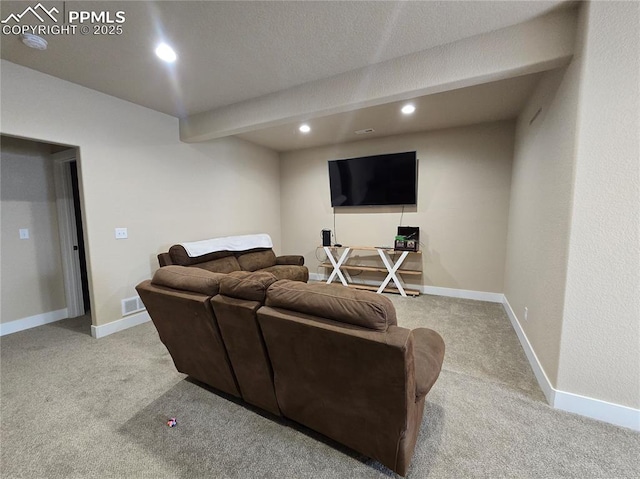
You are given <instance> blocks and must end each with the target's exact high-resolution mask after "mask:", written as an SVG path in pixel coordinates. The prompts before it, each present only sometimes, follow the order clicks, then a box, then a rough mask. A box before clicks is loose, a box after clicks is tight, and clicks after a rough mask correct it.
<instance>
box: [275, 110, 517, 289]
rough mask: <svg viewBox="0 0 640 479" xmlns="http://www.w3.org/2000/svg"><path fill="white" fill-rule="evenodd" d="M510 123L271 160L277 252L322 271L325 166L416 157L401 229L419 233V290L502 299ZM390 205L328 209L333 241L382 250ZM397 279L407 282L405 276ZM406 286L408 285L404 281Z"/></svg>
mask: <svg viewBox="0 0 640 479" xmlns="http://www.w3.org/2000/svg"><path fill="white" fill-rule="evenodd" d="M513 131H514V130H513V123H511V122H498V123H490V124H483V125H476V126H470V127H464V128H455V129H449V130H441V131H434V132H428V133H420V134H412V135H401V136H395V137H388V138H381V139H375V140H368V141H360V142H357V143H350V144H343V145H338V146H333V147H325V148H315V149H310V150H302V151H297V152H290V153H284V154H282V155H281V195H282V196H281V197H282V238H283V239H282V244H283V250H284V251H285V252H286V253H300V254H304V255H305V258H306V264H307V265H309V268H310V272H311V273H316V272H317V273H323V272H325V270H324V269H323V268H320V269H319V268H318V267H317V265H318V259H317V258H322V257H323V256H324V252H323V251H322V250H321V249H320V250H317V249H316V247H317V246H318V245H320V244H321V238H320V230H322V229H323V228H327V229H331V230H334V226H333V210H332V208H331V203H330V195H329V176H328V167H327V161H328V160H333V159H339V158H351V157H357V156H365V155H372V154H383V153H394V152H399V151H410V150H416V151H417V152H418V159H419V172H418V183H419V184H418V205H417V208H416V207H407V208H406V209H405V212H404V219H403V224H404V225H407V226H419V227H420V230H421V231H420V235H421V236H420V239H421V242H422V243H423V246H422V248H421V249H422V251H423V255H422V265H420V264H418V265H417V267H418V268H420V267H422V270H423V276H422V277H421V278H420V277H418V278H419V279H418V281H419V282H421V284H425V285H432V286H439V287H446V288H457V289H466V290H475V291H485V292H497V293H501V292H502V291H503V272H504V259H505V244H506V232H507V216H508V210H509V190H510V181H511V158H512V153H513ZM401 211H402V209H401V208H400V207H382V208H338V209H336V219H335V221H336V230H337V241H338V242H340V243H342V244H344V245H359V246H362V245H370V246H377V245H392V244H393V240H394V237H395V234H396V228H397V226H398V225H399V224H400V216H401ZM405 279H407V280H409V279H411V278H410V277H408V276H407V277H406V278H405ZM407 282H408V283H410V281H407Z"/></svg>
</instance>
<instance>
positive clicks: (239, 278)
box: [220, 271, 277, 303]
mask: <svg viewBox="0 0 640 479" xmlns="http://www.w3.org/2000/svg"><path fill="white" fill-rule="evenodd" d="M276 281H277V278H276V277H275V276H274V275H272V274H271V273H267V272H264V271H256V272H255V273H249V272H246V271H237V272H235V273H230V274H227V275H225V276H224V277H223V278H222V279H221V280H220V294H222V295H224V296H229V297H231V298H237V299H246V300H249V301H258V302H260V303H263V302H264V298H265V296H266V294H267V289H268V288H269V286H271V285H272V284H273V283H275V282H276Z"/></svg>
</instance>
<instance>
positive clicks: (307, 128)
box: [298, 123, 311, 133]
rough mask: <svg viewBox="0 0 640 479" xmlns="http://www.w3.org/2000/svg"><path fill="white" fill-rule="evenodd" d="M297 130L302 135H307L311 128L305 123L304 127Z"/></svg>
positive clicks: (301, 126)
mask: <svg viewBox="0 0 640 479" xmlns="http://www.w3.org/2000/svg"><path fill="white" fill-rule="evenodd" d="M298 130H300V131H301V132H302V133H309V132H310V131H311V127H310V126H309V125H307V124H306V123H305V124H304V125H300V128H298Z"/></svg>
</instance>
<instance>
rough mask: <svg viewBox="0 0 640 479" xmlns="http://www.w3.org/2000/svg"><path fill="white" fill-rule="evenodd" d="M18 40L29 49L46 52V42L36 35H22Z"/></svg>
mask: <svg viewBox="0 0 640 479" xmlns="http://www.w3.org/2000/svg"><path fill="white" fill-rule="evenodd" d="M20 39H21V40H22V43H24V44H25V45H26V46H28V47H29V48H35V49H36V50H46V49H47V41H46V40H45V39H44V38H42V37H39V36H38V35H33V34H32V33H23V34H22V35H20Z"/></svg>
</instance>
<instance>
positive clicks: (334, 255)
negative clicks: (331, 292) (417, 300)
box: [320, 246, 422, 296]
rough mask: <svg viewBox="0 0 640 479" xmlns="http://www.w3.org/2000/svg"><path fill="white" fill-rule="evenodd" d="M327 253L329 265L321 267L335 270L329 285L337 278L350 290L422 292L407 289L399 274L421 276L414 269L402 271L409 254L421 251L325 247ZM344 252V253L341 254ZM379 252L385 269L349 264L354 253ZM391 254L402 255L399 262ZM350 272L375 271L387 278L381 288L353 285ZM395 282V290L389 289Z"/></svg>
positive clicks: (420, 272) (362, 247) (408, 293)
mask: <svg viewBox="0 0 640 479" xmlns="http://www.w3.org/2000/svg"><path fill="white" fill-rule="evenodd" d="M323 248H324V251H325V253H326V254H327V259H328V260H329V262H328V263H321V264H320V266H322V267H324V268H333V271H332V272H331V275H330V276H329V279H328V280H327V283H331V282H332V281H333V280H334V279H335V278H336V276H337V277H338V278H339V279H340V281H341V282H342V284H343V285H345V286H348V287H350V288H358V289H368V290H370V291H375V292H376V293H382V292H383V291H389V292H392V293H400V294H401V295H402V296H407V295H410V296H417V295H419V294H420V291H418V290H415V289H406V288H405V285H404V282H403V281H402V278H401V277H400V276H398V275H399V274H401V275H402V274H413V275H420V274H422V271H419V270H413V269H400V267H401V266H402V263H403V262H404V260H405V259H406V258H407V256H408V255H409V254H421V252H420V251H396V250H394V249H393V248H378V247H374V246H341V247H338V246H323ZM340 250H342V253H340ZM356 250H357V251H377V252H378V254H379V255H380V259H381V260H382V264H384V268H377V267H373V266H361V265H357V264H347V260H348V259H349V256H350V255H351V252H352V251H356ZM391 254H400V257H399V258H398V260H397V261H396V262H395V263H394V261H393V259H392V258H391V256H390V255H391ZM349 270H358V271H373V272H380V273H387V276H386V278H385V279H384V281H382V284H380V286H369V285H365V284H357V283H353V281H352V280H351V276H350V275H349ZM391 281H393V284H394V285H395V286H396V287H395V288H388V287H387V285H388V284H389V282H391Z"/></svg>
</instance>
